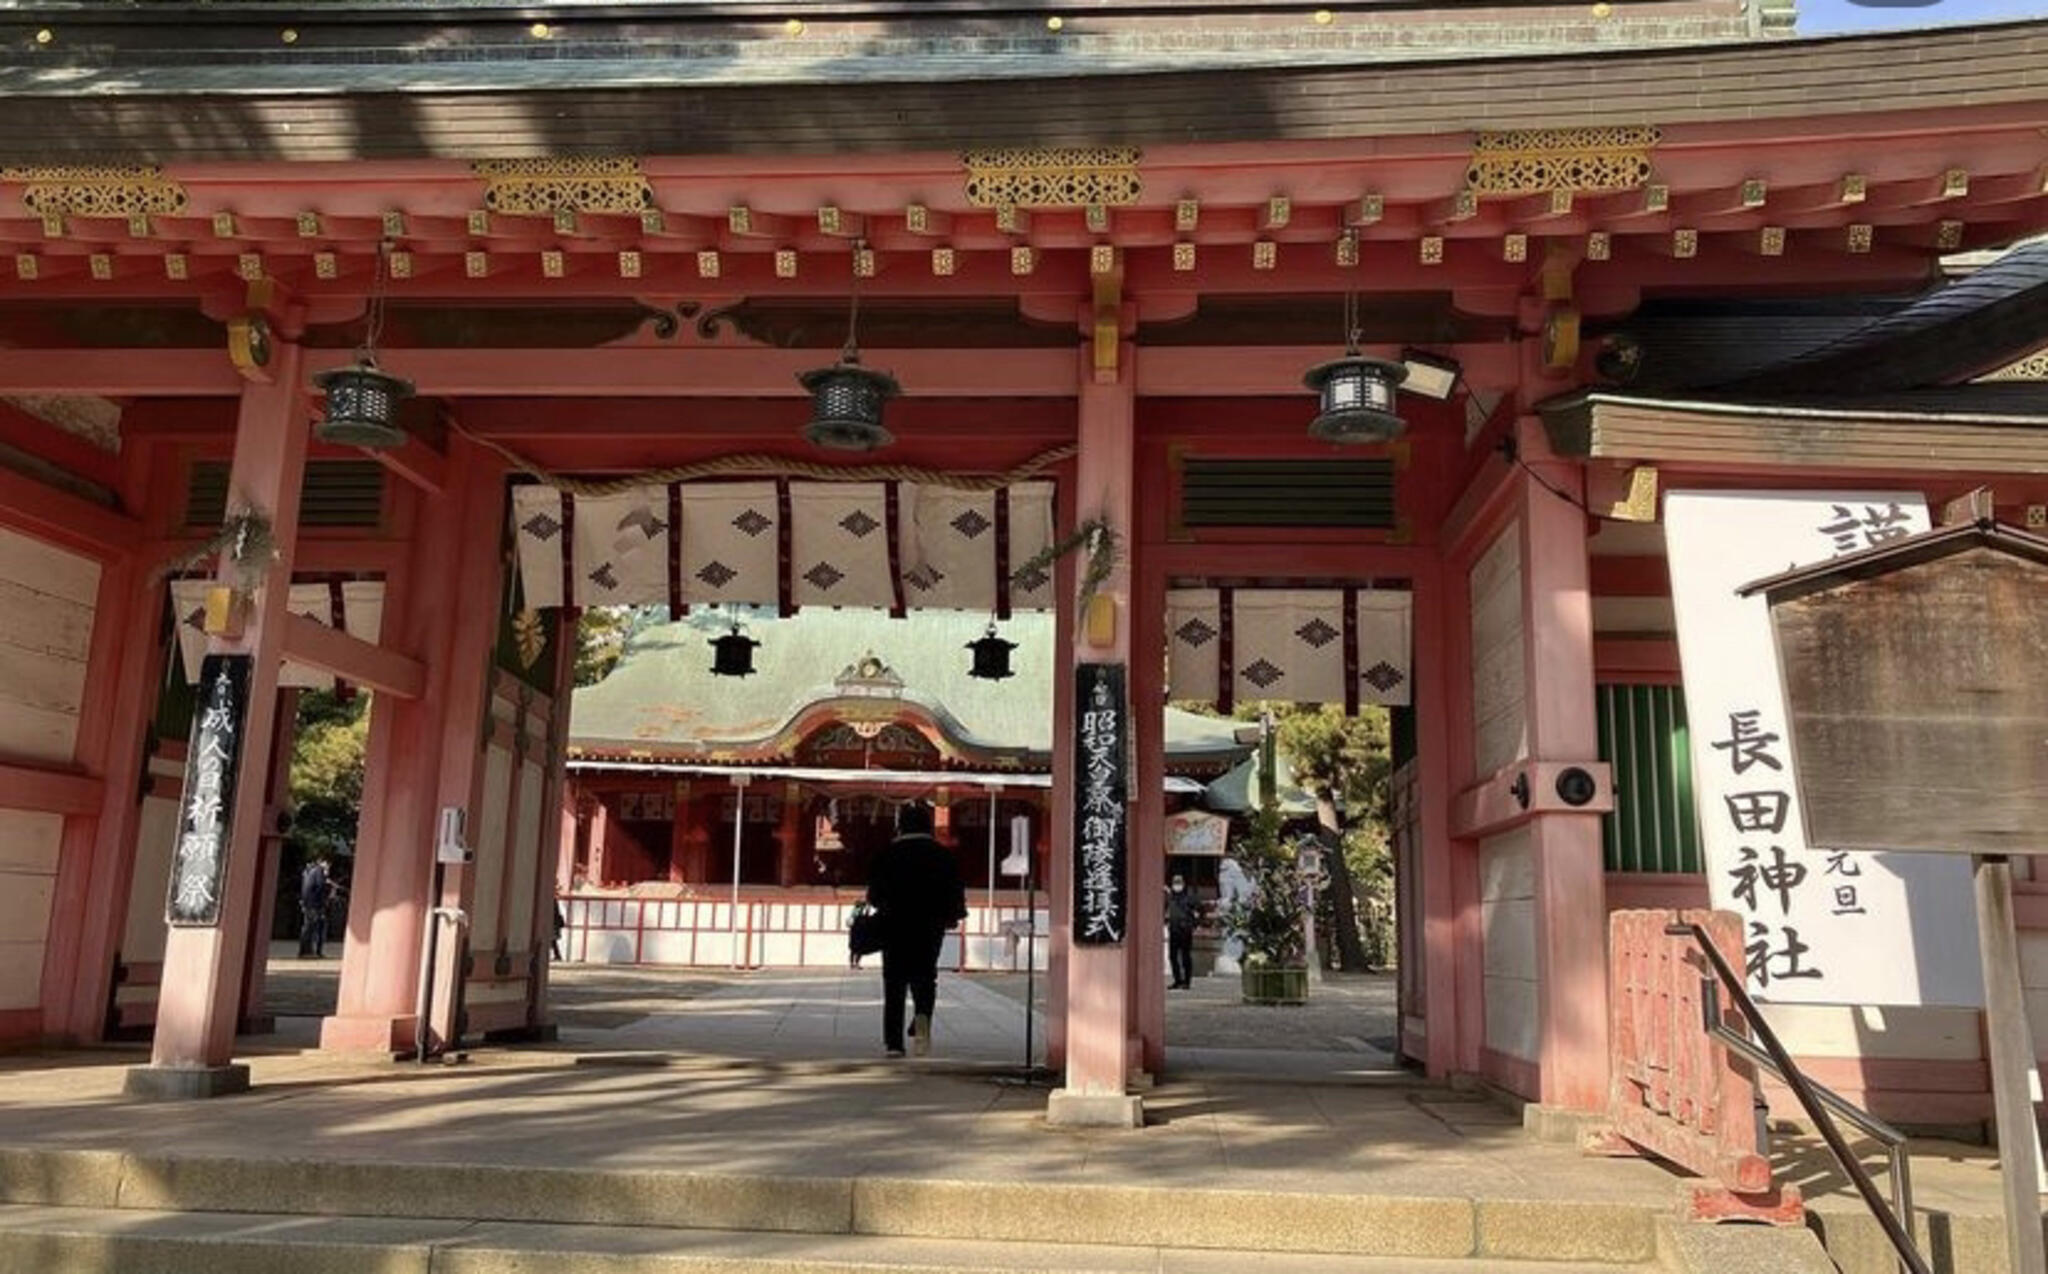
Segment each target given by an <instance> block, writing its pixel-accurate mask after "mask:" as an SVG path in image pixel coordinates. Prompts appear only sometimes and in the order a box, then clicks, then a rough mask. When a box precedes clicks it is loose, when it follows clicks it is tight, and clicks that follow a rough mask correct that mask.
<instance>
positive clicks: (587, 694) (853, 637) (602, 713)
mask: <svg viewBox="0 0 2048 1274" xmlns="http://www.w3.org/2000/svg"><path fill="white" fill-rule="evenodd" d="M729 622H730V621H729V620H728V619H727V617H726V616H725V615H724V614H722V613H713V612H704V613H700V614H695V615H691V616H689V617H688V618H686V619H684V620H683V621H682V622H680V623H672V624H659V625H656V626H654V627H651V628H647V629H644V630H642V631H640V632H639V633H636V634H635V635H634V636H633V637H632V638H631V639H630V640H629V642H628V643H627V647H626V652H625V655H624V656H623V657H622V658H621V659H620V660H619V663H618V666H617V667H615V668H614V669H613V670H612V672H611V674H610V675H609V676H607V677H606V678H605V679H604V680H602V681H600V682H599V683H597V684H596V685H594V686H587V687H585V688H583V689H580V690H578V691H577V692H576V695H575V699H574V702H573V705H572V707H571V710H570V719H569V733H570V746H572V747H576V748H580V749H583V750H584V751H586V752H609V753H617V752H625V751H639V750H645V751H648V752H651V753H654V754H657V755H664V756H679V755H689V754H701V753H710V752H718V751H726V752H731V751H736V750H743V749H757V748H760V747H761V746H762V745H764V744H768V743H770V742H776V746H775V748H774V749H773V750H774V752H775V753H776V754H778V755H780V754H786V752H787V750H788V748H790V747H793V746H794V745H795V744H796V743H797V742H798V741H799V740H798V739H797V738H795V737H789V738H787V739H784V740H780V741H777V738H776V737H777V736H778V735H780V734H782V733H783V731H785V730H786V729H787V728H788V727H789V726H791V725H792V724H793V723H794V722H795V721H796V720H797V718H798V717H799V716H801V715H802V714H803V713H804V712H805V710H806V709H808V708H810V707H811V706H812V705H815V704H829V703H831V702H833V701H834V700H847V699H866V698H874V697H881V698H885V699H886V698H893V697H898V696H900V698H901V700H902V701H903V702H904V703H906V704H908V705H911V706H912V707H913V708H915V709H918V710H921V711H922V712H923V713H924V714H925V715H927V716H929V717H930V718H932V719H933V720H934V721H935V722H936V723H937V724H938V726H939V728H940V729H941V731H943V732H944V733H945V734H946V736H947V737H948V738H949V739H951V740H952V741H953V742H955V743H956V744H958V745H960V747H961V749H962V750H963V751H966V752H968V753H969V754H971V755H976V756H977V757H978V758H985V759H989V760H1000V759H1007V760H1009V761H1012V762H1014V763H1018V764H1025V765H1030V766H1036V767H1042V766H1043V765H1044V764H1045V758H1046V757H1047V756H1049V755H1050V752H1051V748H1052V728H1053V723H1052V688H1053V681H1052V678H1053V658H1054V654H1055V649H1054V641H1053V623H1054V622H1055V621H1054V618H1053V616H1052V615H1051V614H1049V613H1043V612H1033V613H1028V614H1019V615H1017V616H1016V617H1015V618H1013V619H1009V620H1005V621H1003V622H1002V623H1000V624H999V625H997V631H998V632H999V633H1000V634H1001V635H1002V636H1003V637H1005V638H1007V639H1008V640H1010V641H1013V642H1016V643H1017V649H1016V650H1015V651H1013V652H1012V654H1011V667H1012V668H1013V670H1014V671H1015V673H1016V675H1015V676H1013V677H1010V678H1008V679H1007V680H1003V681H982V680H977V679H975V678H973V677H970V676H968V675H967V668H968V662H969V657H968V652H967V650H966V646H967V643H968V642H970V641H973V640H974V639H976V638H977V637H980V636H981V635H982V633H983V632H984V631H985V630H986V629H987V627H988V619H987V617H986V616H983V615H970V614H962V613H957V612H948V611H920V612H917V613H916V614H915V615H914V616H912V617H911V618H909V619H891V618H890V617H889V616H888V615H887V614H885V613H884V612H881V611H872V610H827V609H821V608H813V609H808V610H804V611H801V612H799V613H798V614H797V615H794V616H792V617H790V618H787V619H780V618H774V617H750V618H745V619H743V620H742V624H741V627H742V629H743V631H745V632H746V633H747V635H749V636H751V637H753V638H754V639H755V640H757V641H759V642H760V643H761V644H760V645H759V646H758V647H757V648H756V649H755V651H754V669H755V672H754V675H753V676H751V677H746V678H735V677H714V676H713V675H711V646H710V639H711V638H713V637H715V636H718V635H719V634H720V633H722V632H724V631H725V630H726V628H727V626H728V624H729ZM870 655H872V656H874V658H875V659H877V660H879V661H880V662H881V664H882V665H884V666H885V668H886V670H887V673H888V674H893V678H900V679H901V682H902V685H901V687H900V689H899V688H896V687H894V686H893V685H892V684H890V683H891V682H892V680H893V678H891V677H890V676H887V675H884V676H881V677H867V678H862V677H859V676H858V675H854V676H853V677H852V678H851V680H848V681H846V682H845V683H844V684H842V682H841V679H842V677H843V676H847V675H848V674H855V673H856V672H857V667H858V665H860V664H861V663H862V662H863V661H864V660H865V659H866V658H867V657H868V656H870ZM1165 711H1166V720H1167V725H1166V740H1167V749H1168V754H1169V762H1170V763H1171V764H1175V765H1182V766H1190V765H1206V766H1227V765H1229V764H1232V763H1233V762H1235V761H1236V760H1237V759H1239V758H1240V757H1242V756H1243V754H1244V751H1245V747H1244V745H1242V744H1239V743H1238V742H1237V741H1236V738H1235V734H1234V731H1235V728H1236V726H1237V724H1238V723H1236V722H1231V721H1223V720H1217V719H1212V718H1208V717H1200V716H1196V715H1194V714H1192V713H1187V712H1182V711H1180V710H1178V709H1166V710H1165Z"/></svg>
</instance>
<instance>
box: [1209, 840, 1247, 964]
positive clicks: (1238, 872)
mask: <svg viewBox="0 0 2048 1274" xmlns="http://www.w3.org/2000/svg"><path fill="white" fill-rule="evenodd" d="M1216 889H1217V894H1216V910H1217V913H1218V914H1219V915H1226V916H1227V915H1229V914H1230V909H1231V908H1232V907H1235V906H1238V905H1240V904H1243V903H1249V902H1250V901H1251V898H1252V894H1253V893H1254V892H1256V891H1255V890H1254V888H1253V886H1252V881H1251V877H1249V876H1247V875H1245V873H1244V868H1243V867H1240V866H1239V865H1238V862H1237V860H1236V859H1235V858H1231V857H1229V856H1228V855H1226V856H1225V857H1224V859H1223V861H1222V862H1220V863H1218V864H1217V865H1216ZM1243 969H1244V939H1242V938H1239V937H1237V936H1236V935H1235V934H1231V933H1229V932H1228V931H1227V930H1226V932H1225V934H1224V938H1223V950H1222V951H1221V952H1220V953H1218V955H1217V957H1216V967H1215V972H1217V973H1222V974H1232V973H1240V972H1242V971H1243Z"/></svg>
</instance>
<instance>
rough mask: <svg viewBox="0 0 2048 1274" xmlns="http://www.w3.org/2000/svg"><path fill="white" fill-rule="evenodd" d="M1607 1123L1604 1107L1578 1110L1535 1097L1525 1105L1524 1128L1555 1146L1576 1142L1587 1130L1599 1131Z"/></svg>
mask: <svg viewBox="0 0 2048 1274" xmlns="http://www.w3.org/2000/svg"><path fill="white" fill-rule="evenodd" d="M1606 1123H1607V1112H1606V1111H1604V1110H1574V1109H1572V1108H1570V1107H1568V1106H1545V1105H1542V1104H1541V1103H1539V1102H1533V1101H1532V1102H1530V1103H1529V1104H1528V1105H1526V1106H1524V1107H1522V1131H1523V1132H1526V1133H1528V1134H1529V1136H1530V1137H1532V1138H1534V1139H1535V1140H1537V1141H1541V1142H1545V1143H1547V1144H1549V1145H1553V1146H1576V1145H1578V1144H1579V1143H1580V1142H1581V1141H1582V1140H1583V1139H1584V1138H1585V1136H1586V1134H1587V1133H1589V1132H1597V1131H1599V1130H1600V1129H1601V1128H1603V1127H1605V1126H1606Z"/></svg>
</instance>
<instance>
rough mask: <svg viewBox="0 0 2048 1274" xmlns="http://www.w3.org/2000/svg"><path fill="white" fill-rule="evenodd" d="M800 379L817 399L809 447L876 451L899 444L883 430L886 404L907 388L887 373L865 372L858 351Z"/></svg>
mask: <svg viewBox="0 0 2048 1274" xmlns="http://www.w3.org/2000/svg"><path fill="white" fill-rule="evenodd" d="M796 379H797V383H799V384H801V385H802V386H803V387H804V389H805V390H807V391H808V392H809V393H810V395H811V423H809V424H808V425H805V426H804V438H805V439H806V440H807V441H809V442H811V443H814V444H816V445H817V446H820V447H829V448H831V449H833V450H835V451H873V450H874V449H875V448H877V447H886V446H888V445H889V444H890V443H892V442H894V441H896V435H894V434H892V433H890V432H889V431H888V429H886V428H885V427H883V425H882V404H883V403H885V402H887V401H888V400H889V399H891V398H894V397H895V396H896V395H897V394H899V393H901V392H903V389H902V386H900V385H898V384H897V383H896V378H895V377H894V376H891V375H889V374H888V373H887V372H878V371H873V370H871V369H869V368H866V367H862V366H861V365H860V356H859V355H858V354H856V353H855V352H853V350H852V349H848V350H847V351H846V353H844V354H843V355H841V356H840V359H839V361H838V362H837V363H834V364H833V365H832V366H830V367H820V368H817V369H815V370H813V371H808V372H799V373H798V374H797V378H796Z"/></svg>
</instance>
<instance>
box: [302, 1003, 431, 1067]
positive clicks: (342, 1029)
mask: <svg viewBox="0 0 2048 1274" xmlns="http://www.w3.org/2000/svg"><path fill="white" fill-rule="evenodd" d="M413 1020H414V1019H413V1015H412V1014H410V1013H407V1014H404V1015H402V1016H398V1017H387V1016H385V1015H383V1014H381V1013H369V1014H363V1015H361V1016H348V1017H343V1016H340V1015H338V1014H337V1015H336V1016H334V1017H329V1018H323V1019H321V1022H320V1051H321V1052H323V1053H376V1054H380V1055H382V1056H386V1057H388V1056H390V1055H391V1054H394V1053H405V1054H408V1055H409V1054H411V1052H412V1051H413V1039H412V1036H413Z"/></svg>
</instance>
